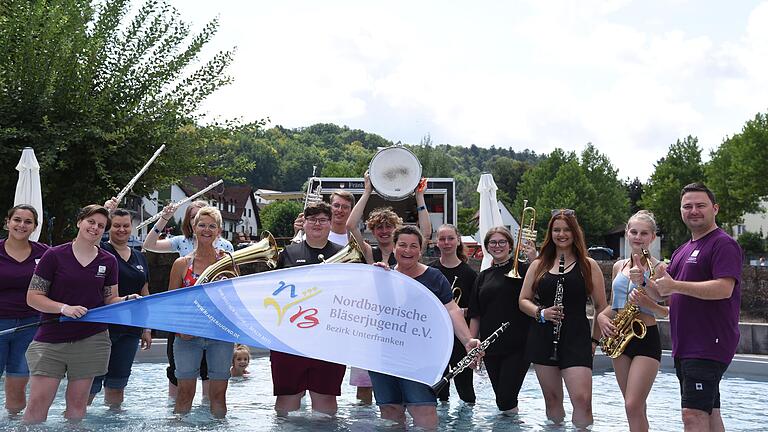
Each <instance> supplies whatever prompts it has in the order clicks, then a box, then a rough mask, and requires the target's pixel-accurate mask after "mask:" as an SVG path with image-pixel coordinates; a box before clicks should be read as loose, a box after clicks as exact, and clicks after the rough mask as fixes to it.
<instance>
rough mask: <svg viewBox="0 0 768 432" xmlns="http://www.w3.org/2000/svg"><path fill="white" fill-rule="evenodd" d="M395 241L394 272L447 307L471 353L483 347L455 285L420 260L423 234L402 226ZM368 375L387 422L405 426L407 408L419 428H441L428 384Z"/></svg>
mask: <svg viewBox="0 0 768 432" xmlns="http://www.w3.org/2000/svg"><path fill="white" fill-rule="evenodd" d="M394 242H395V250H394V253H395V258H396V259H397V265H396V266H395V267H394V270H395V271H398V272H400V273H402V274H404V275H406V276H409V277H411V278H413V279H416V280H417V281H419V282H420V283H421V284H422V285H424V286H425V287H427V289H429V290H430V291H432V293H433V294H435V296H436V297H437V298H438V299H439V300H440V302H442V303H443V305H445V308H446V310H447V311H448V315H449V316H450V318H451V323H452V324H453V331H454V333H455V335H456V337H458V338H459V340H460V341H461V342H462V343H463V344H464V348H465V349H466V351H467V352H469V351H470V350H471V349H472V348H475V347H476V346H478V345H480V341H479V340H477V339H475V338H472V336H471V335H470V332H469V327H467V323H466V321H464V313H463V312H462V311H461V309H459V307H458V306H457V305H456V302H454V301H453V296H452V293H451V284H450V283H449V282H448V280H447V279H446V278H445V276H443V274H442V273H440V271H439V270H437V269H435V268H432V267H428V266H426V265H424V264H422V263H421V262H420V261H419V260H420V259H421V252H422V248H423V245H424V237H423V236H422V234H421V231H419V230H418V229H417V228H415V227H413V226H403V227H400V228H398V229H397V230H395V232H394ZM376 265H377V266H379V267H382V268H385V269H389V266H387V265H386V264H385V263H383V262H378V263H376ZM478 360H479V359H478ZM368 373H369V374H370V376H371V381H372V382H373V394H374V397H375V398H376V404H377V405H378V406H379V409H380V411H381V417H382V418H383V419H387V420H393V421H396V422H398V423H405V410H406V409H407V410H408V412H409V413H410V414H411V417H413V423H414V425H415V426H416V427H421V428H428V429H434V428H436V427H437V408H436V407H437V399H436V397H435V394H434V392H432V389H431V388H430V387H429V386H428V385H426V384H422V383H419V382H416V381H411V380H407V379H404V378H399V377H395V376H392V375H385V374H382V373H378V372H373V371H370V372H368Z"/></svg>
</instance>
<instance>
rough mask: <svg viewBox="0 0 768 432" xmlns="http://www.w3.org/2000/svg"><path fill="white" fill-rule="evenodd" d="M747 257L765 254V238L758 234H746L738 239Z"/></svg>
mask: <svg viewBox="0 0 768 432" xmlns="http://www.w3.org/2000/svg"><path fill="white" fill-rule="evenodd" d="M736 241H737V242H738V243H739V245H740V246H741V248H742V249H744V253H745V254H746V255H747V257H750V256H752V257H754V256H759V255H762V254H763V253H765V244H764V242H763V238H762V237H761V236H760V234H758V233H753V232H749V231H747V232H744V233H742V234H741V235H739V238H738V239H736Z"/></svg>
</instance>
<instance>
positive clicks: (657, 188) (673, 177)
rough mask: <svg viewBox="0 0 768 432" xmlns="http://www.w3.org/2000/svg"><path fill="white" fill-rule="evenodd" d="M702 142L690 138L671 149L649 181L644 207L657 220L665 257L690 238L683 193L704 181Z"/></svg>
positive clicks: (656, 166) (642, 203)
mask: <svg viewBox="0 0 768 432" xmlns="http://www.w3.org/2000/svg"><path fill="white" fill-rule="evenodd" d="M698 143H699V140H698V139H697V138H695V137H692V136H688V137H686V138H685V139H683V140H677V142H676V143H675V144H672V145H671V146H670V147H669V151H668V152H667V156H665V157H663V158H661V159H659V161H658V162H657V163H656V165H655V167H654V171H653V174H651V178H650V179H649V181H648V186H647V187H646V189H645V194H644V195H643V199H642V201H641V205H643V206H644V207H645V208H647V209H649V210H650V211H652V212H653V213H654V215H655V216H656V222H657V224H658V225H659V228H660V230H661V232H662V233H663V237H662V253H663V254H664V255H665V256H670V255H671V254H672V251H674V249H675V248H677V246H679V245H680V244H682V243H683V242H685V241H686V239H687V238H688V237H689V234H688V228H687V227H686V226H685V224H683V221H682V220H681V219H680V191H681V190H682V189H683V187H684V186H685V185H687V184H690V183H693V182H697V181H702V180H703V178H704V169H703V166H702V164H701V148H700V147H699V144H698Z"/></svg>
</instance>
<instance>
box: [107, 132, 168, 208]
mask: <svg viewBox="0 0 768 432" xmlns="http://www.w3.org/2000/svg"><path fill="white" fill-rule="evenodd" d="M163 150H165V144H163V145H161V146H160V148H159V149H157V151H155V154H153V155H152V157H151V158H149V160H148V161H147V163H145V164H144V166H143V167H142V168H141V171H139V173H138V174H136V175H135V176H133V178H132V179H131V181H129V182H128V184H127V185H125V187H124V188H123V190H121V191H120V193H119V194H117V205H120V201H122V200H123V198H125V196H126V195H127V194H128V192H130V190H131V188H132V187H133V185H134V184H136V181H138V180H139V177H141V175H142V174H144V173H145V172H146V171H147V169H149V166H150V165H152V162H154V161H155V159H157V157H158V156H160V152H162V151H163Z"/></svg>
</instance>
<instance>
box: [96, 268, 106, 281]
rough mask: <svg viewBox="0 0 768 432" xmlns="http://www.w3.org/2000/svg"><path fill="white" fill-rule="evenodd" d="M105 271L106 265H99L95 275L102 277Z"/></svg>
mask: <svg viewBox="0 0 768 432" xmlns="http://www.w3.org/2000/svg"><path fill="white" fill-rule="evenodd" d="M106 273H107V266H103V265H100V266H99V269H98V270H96V277H102V278H103V277H104V275H105V274H106Z"/></svg>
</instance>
